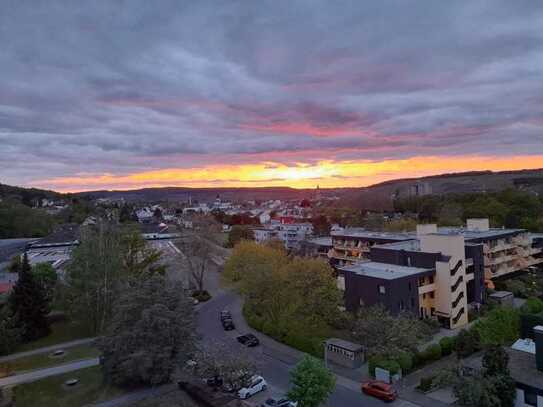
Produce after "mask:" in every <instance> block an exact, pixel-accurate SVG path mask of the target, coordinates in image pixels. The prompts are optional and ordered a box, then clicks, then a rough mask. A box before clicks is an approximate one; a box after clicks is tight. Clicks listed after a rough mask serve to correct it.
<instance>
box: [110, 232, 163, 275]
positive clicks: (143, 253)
mask: <svg viewBox="0 0 543 407" xmlns="http://www.w3.org/2000/svg"><path fill="white" fill-rule="evenodd" d="M120 239H121V242H120V243H121V253H122V264H123V269H124V272H125V273H126V274H127V275H132V276H139V277H141V275H142V274H144V273H147V274H162V275H163V274H164V273H165V272H166V266H164V265H163V264H160V261H161V257H162V252H161V251H160V250H157V249H154V248H152V247H150V246H149V245H148V244H147V242H146V241H145V239H143V237H142V236H141V234H140V233H139V231H138V230H137V229H134V228H126V229H123V231H122V233H121V235H120Z"/></svg>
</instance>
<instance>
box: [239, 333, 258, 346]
mask: <svg viewBox="0 0 543 407" xmlns="http://www.w3.org/2000/svg"><path fill="white" fill-rule="evenodd" d="M236 339H237V340H238V342H239V343H241V344H242V345H245V346H248V347H249V348H252V347H253V346H258V345H259V344H260V341H259V340H258V338H257V337H256V336H254V335H253V334H246V335H241V336H238V337H237V338H236Z"/></svg>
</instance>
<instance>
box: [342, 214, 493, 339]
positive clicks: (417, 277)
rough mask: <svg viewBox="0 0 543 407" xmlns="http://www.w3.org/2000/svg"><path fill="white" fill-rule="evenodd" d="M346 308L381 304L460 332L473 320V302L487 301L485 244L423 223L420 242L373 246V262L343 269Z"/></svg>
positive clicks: (365, 262)
mask: <svg viewBox="0 0 543 407" xmlns="http://www.w3.org/2000/svg"><path fill="white" fill-rule="evenodd" d="M340 270H341V272H342V275H343V278H344V286H345V306H346V308H347V309H348V310H351V311H352V310H355V309H356V308H358V307H359V306H361V305H368V306H371V305H375V304H382V305H384V306H385V307H386V308H387V309H388V310H389V311H390V312H392V313H394V314H397V313H399V312H402V311H409V312H412V313H414V314H416V315H418V316H419V317H420V318H435V319H437V320H438V321H439V322H440V323H441V324H442V326H444V327H447V328H451V329H452V328H457V327H460V326H462V325H465V324H466V323H467V322H468V318H467V314H468V303H472V302H477V303H481V302H482V301H483V292H484V267H483V245H482V244H471V243H470V244H466V242H465V240H464V237H463V236H462V235H459V234H457V235H452V234H442V233H439V232H438V230H437V227H436V226H435V225H420V226H419V228H418V230H417V238H416V239H413V240H406V241H401V242H394V243H386V244H381V245H374V246H372V247H371V249H370V253H369V259H368V260H366V261H360V262H358V263H355V264H350V265H346V266H343V267H341V268H340Z"/></svg>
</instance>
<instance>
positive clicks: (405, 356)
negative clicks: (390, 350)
mask: <svg viewBox="0 0 543 407" xmlns="http://www.w3.org/2000/svg"><path fill="white" fill-rule="evenodd" d="M414 359H415V358H414V355H413V354H412V353H409V352H402V353H400V354H399V355H398V356H397V357H396V361H397V362H398V364H399V365H400V367H401V369H402V372H403V373H408V372H410V371H411V370H412V369H413V366H414V365H415V363H414Z"/></svg>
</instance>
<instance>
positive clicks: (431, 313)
mask: <svg viewBox="0 0 543 407" xmlns="http://www.w3.org/2000/svg"><path fill="white" fill-rule="evenodd" d="M435 313H436V309H435V308H434V307H432V308H430V315H432V316H434V314H435Z"/></svg>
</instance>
